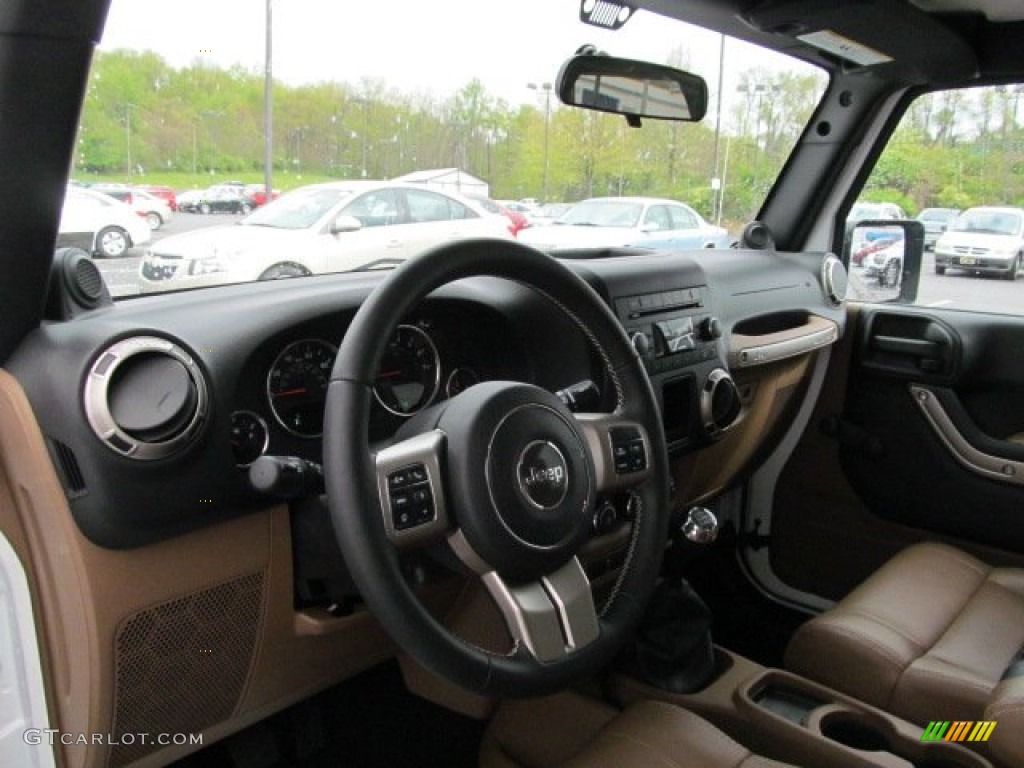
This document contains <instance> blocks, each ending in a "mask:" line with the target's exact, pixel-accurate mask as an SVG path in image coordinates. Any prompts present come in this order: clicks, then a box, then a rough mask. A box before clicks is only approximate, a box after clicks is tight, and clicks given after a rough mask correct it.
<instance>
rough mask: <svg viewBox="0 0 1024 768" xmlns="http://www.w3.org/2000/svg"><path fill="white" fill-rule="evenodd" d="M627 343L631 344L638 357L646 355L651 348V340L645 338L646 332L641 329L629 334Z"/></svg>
mask: <svg viewBox="0 0 1024 768" xmlns="http://www.w3.org/2000/svg"><path fill="white" fill-rule="evenodd" d="M629 343H630V344H632V345H633V349H635V350H636V353H637V354H638V355H640V357H646V356H647V353H648V352H649V351H650V349H651V340H650V339H648V338H647V334H646V333H644V332H643V331H637V332H636V333H631V334H630V335H629Z"/></svg>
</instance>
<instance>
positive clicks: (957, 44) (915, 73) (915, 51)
mask: <svg viewBox="0 0 1024 768" xmlns="http://www.w3.org/2000/svg"><path fill="white" fill-rule="evenodd" d="M743 19H744V21H746V23H748V24H749V25H751V26H752V27H754V28H755V29H757V30H759V31H761V32H767V33H769V34H774V35H784V36H786V37H789V38H791V39H792V40H794V41H796V42H797V43H798V44H799V45H802V46H807V47H809V48H812V49H814V50H815V51H816V52H817V54H818V55H819V56H820V57H823V58H825V59H827V60H829V61H832V62H834V63H835V64H837V65H839V66H841V67H842V68H843V69H844V70H846V71H848V72H854V71H858V70H864V71H865V72H872V73H877V74H878V76H880V77H886V78H894V79H897V80H901V81H904V82H906V83H908V84H915V83H919V82H932V83H936V82H939V83H942V82H962V81H963V80H967V79H970V78H972V77H975V76H976V75H977V73H978V61H977V59H976V58H975V56H974V52H973V51H972V49H971V48H970V46H969V45H968V44H967V42H966V41H965V40H964V39H963V38H962V37H961V36H960V35H959V34H957V32H956V31H954V30H953V29H951V28H950V27H948V26H947V25H946V24H944V23H943V22H942V21H940V20H939V19H937V18H935V17H934V16H931V15H930V14H927V13H925V12H924V11H921V10H919V9H918V8H915V7H914V6H912V5H909V4H907V3H904V2H900V1H899V0H862V1H861V2H856V3H843V4H838V3H835V2H833V0H782V1H781V2H778V1H775V0H770V1H769V2H763V3H759V4H757V5H755V6H753V7H752V8H751V9H749V10H748V11H746V12H745V13H744V14H743ZM879 19H884V20H885V22H884V23H882V24H879ZM913 41H917V42H916V43H915V44H909V43H912V42H913ZM897 52H898V55H897Z"/></svg>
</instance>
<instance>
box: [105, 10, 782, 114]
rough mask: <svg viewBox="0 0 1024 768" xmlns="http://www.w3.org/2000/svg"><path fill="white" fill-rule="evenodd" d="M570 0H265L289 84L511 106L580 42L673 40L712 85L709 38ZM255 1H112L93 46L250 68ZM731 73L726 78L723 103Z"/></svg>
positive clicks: (255, 60) (656, 57)
mask: <svg viewBox="0 0 1024 768" xmlns="http://www.w3.org/2000/svg"><path fill="white" fill-rule="evenodd" d="M578 2H579V0H516V2H513V3H498V2H492V1H491V0H359V1H357V0H274V3H273V20H274V23H273V30H274V35H273V37H274V53H273V69H274V76H275V78H276V79H279V80H281V81H283V82H286V83H288V84H291V85H296V84H304V83H315V82H321V81H332V80H333V81H343V82H348V83H351V84H358V83H360V82H361V81H362V80H363V79H364V78H369V79H371V80H381V81H383V82H385V83H386V84H387V86H388V87H389V88H397V89H398V90H399V91H402V92H405V93H413V92H427V93H431V94H433V95H435V96H438V97H441V98H444V97H446V96H448V95H450V94H451V93H453V92H455V91H456V90H458V89H459V88H460V87H461V86H463V85H465V84H466V83H467V82H469V81H470V80H471V79H472V78H474V77H478V78H480V79H481V80H482V81H483V82H484V83H485V85H486V86H487V89H488V91H489V92H491V93H492V94H495V95H497V96H499V97H501V98H504V99H505V100H506V101H508V102H509V103H512V104H518V103H524V102H531V101H532V102H536V101H537V100H538V98H539V96H538V94H537V92H535V91H531V90H530V89H529V88H528V87H527V83H529V82H540V83H543V82H550V81H553V80H554V79H555V75H556V73H557V71H558V67H559V65H560V64H561V62H562V61H564V60H565V59H566V58H568V57H569V56H571V55H572V54H573V53H574V51H575V50H576V48H578V47H579V46H580V45H583V44H584V43H591V44H594V45H596V46H597V47H598V48H600V49H602V50H605V51H607V52H608V53H610V54H612V55H618V56H627V57H631V58H642V59H647V60H652V61H659V62H665V61H667V60H668V58H669V56H670V55H671V53H672V51H673V49H678V48H680V47H682V49H683V50H684V52H685V54H684V55H685V57H686V61H685V62H684V64H685V66H684V68H687V69H690V70H691V71H695V72H697V74H700V75H703V76H704V77H705V78H706V79H707V80H708V83H709V87H710V88H711V90H712V91H713V92H714V91H716V90H717V87H716V85H717V80H718V59H719V56H718V50H719V41H720V37H719V36H718V35H715V34H712V33H709V32H707V31H705V30H702V29H699V28H696V27H692V26H688V25H684V24H681V23H678V22H669V21H666V20H665V19H663V18H661V17H658V16H655V15H653V14H649V13H646V12H643V11H640V12H638V13H637V14H636V15H635V16H634V17H633V18H632V19H630V20H629V21H628V22H627V23H626V25H625V26H624V27H623V29H622V30H620V31H619V32H609V31H606V30H602V29H597V28H595V27H590V26H586V25H584V24H582V23H581V22H580V21H579V5H578ZM265 9H266V6H265V0H113V2H112V5H111V10H110V14H109V16H108V19H107V27H106V30H105V33H104V36H103V38H102V40H101V43H100V49H101V50H111V49H116V48H131V49H135V50H152V51H155V52H157V53H159V54H160V55H161V56H163V57H164V58H165V59H167V60H168V61H169V62H170V63H171V64H172V65H175V66H185V65H188V64H191V63H193V62H194V61H196V60H197V59H198V60H202V61H207V62H210V63H211V64H214V65H217V66H224V67H227V66H231V65H235V64H240V65H242V66H243V67H244V68H245V69H247V70H250V71H253V72H262V71H263V60H264V29H265V26H264V23H265ZM367 29H374V30H387V31H386V33H385V34H375V35H368V34H366V32H365V30H367ZM479 29H489V30H491V31H492V32H493V35H480V34H479V32H475V31H474V30H479ZM754 50H756V49H754ZM385 52H390V53H389V55H382V53H385ZM737 54H741V51H740V50H739V44H738V43H736V42H735V41H731V42H730V43H729V48H728V53H727V56H728V57H729V59H730V60H732V59H734V58H735V59H736V60H737V62H738V64H739V65H740V66H741V67H743V68H745V67H749V66H751V65H752V64H753V63H754V62H757V63H758V64H765V65H769V66H771V63H770V61H769V59H768V58H766V52H758V53H757V55H756V56H751V55H750V54H749V53H744V54H741V55H737ZM775 66H778V65H775ZM737 76H738V72H737V71H732V70H730V71H729V72H727V74H726V80H725V83H726V86H725V90H724V93H725V94H726V97H727V99H728V97H729V94H730V93H734V92H735V85H734V84H733V83H734V82H735V78H736V77H737ZM727 108H728V104H726V109H727Z"/></svg>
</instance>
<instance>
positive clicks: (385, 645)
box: [0, 370, 453, 768]
mask: <svg viewBox="0 0 1024 768" xmlns="http://www.w3.org/2000/svg"><path fill="white" fill-rule="evenodd" d="M153 503H159V500H158V499H154V502H153ZM0 530H2V531H3V532H4V534H5V535H6V536H7V537H8V539H9V540H10V541H11V544H12V546H13V547H14V549H15V552H16V553H17V554H18V557H19V558H20V559H21V560H22V562H23V563H24V564H25V567H26V571H27V575H28V580H29V587H30V590H31V594H32V599H33V604H34V606H35V608H36V611H37V614H36V630H37V633H38V636H39V638H40V643H41V645H42V646H43V648H42V649H41V657H42V666H43V672H44V679H45V681H46V685H47V704H48V707H49V712H50V720H51V722H50V727H53V728H60V729H61V730H62V731H65V732H70V733H85V734H90V733H110V734H114V733H116V727H117V726H116V723H115V722H114V720H115V712H116V700H115V699H116V692H115V669H116V663H117V650H116V643H115V641H116V638H117V633H118V631H119V628H121V627H122V626H124V624H125V623H126V622H127V621H128V620H130V619H131V618H133V617H136V616H138V615H140V613H142V612H145V611H148V610H152V609H154V608H155V607H159V606H161V605H163V604H166V603H168V602H169V601H180V599H182V598H187V597H190V596H196V595H200V594H203V593H204V592H207V591H209V590H212V589H214V588H216V587H218V586H220V585H223V584H224V583H225V582H229V581H231V580H237V579H240V578H242V577H244V576H248V575H251V574H254V573H262V574H263V575H264V578H263V584H264V585H265V586H264V592H263V595H262V604H261V608H260V613H259V616H260V618H259V621H258V626H257V627H255V628H254V631H255V632H256V639H255V640H256V641H255V644H254V645H255V650H254V651H253V652H252V656H251V658H249V659H247V660H243V663H245V664H246V667H247V669H248V672H247V674H246V678H245V683H244V686H243V688H242V693H241V695H240V696H239V698H238V701H237V702H235V704H234V706H233V708H232V713H231V715H230V717H229V719H227V720H225V721H222V722H219V723H215V724H211V725H210V727H209V728H208V729H207V730H205V731H204V733H206V734H207V737H208V739H207V740H208V741H209V740H210V739H213V738H216V737H219V736H222V735H226V734H228V733H231V732H233V731H236V730H239V729H241V728H242V727H245V726H246V725H248V724H250V723H252V722H255V721H256V720H258V719H260V718H262V717H264V716H266V715H267V714H270V713H272V712H274V711H276V710H279V709H281V708H283V707H285V706H287V705H289V704H291V703H293V702H295V701H298V700H300V699H302V698H305V697H307V696H309V695H311V694H312V693H314V692H316V691H318V690H320V689H323V688H325V687H328V686H330V685H332V684H335V683H337V682H339V681H341V680H343V679H345V678H346V677H348V676H351V675H353V674H356V673H358V672H360V671H362V670H364V669H366V668H368V667H370V666H372V665H373V664H375V663H378V662H379V661H381V660H383V659H386V658H389V657H391V656H393V655H394V652H395V651H394V648H393V646H392V644H391V642H390V640H389V639H388V637H387V636H386V635H385V633H384V632H383V630H382V629H381V628H380V626H379V625H378V624H377V622H376V620H375V619H374V618H373V617H372V616H371V615H370V614H369V613H367V612H366V611H357V612H356V613H354V614H353V615H351V616H348V617H344V618H335V617H328V618H327V619H326V620H323V621H321V622H320V624H321V627H320V628H321V630H322V631H320V632H316V631H313V632H310V631H309V622H304V621H303V620H302V619H300V618H297V614H296V613H295V611H294V610H293V585H292V553H291V536H290V525H289V513H288V509H287V508H286V507H284V506H280V505H278V506H274V507H271V508H268V509H265V510H261V511H256V512H253V513H251V514H247V515H242V516H239V517H236V518H234V519H232V520H230V521H228V522H224V523H220V524H217V525H213V526H211V527H209V528H205V529H202V530H199V531H195V532H192V533H189V534H185V535H183V536H179V537H176V538H172V539H168V540H165V541H162V542H160V543H157V544H154V545H151V546H146V547H139V548H136V549H131V550H113V549H104V548H101V547H98V546H97V545H95V544H93V543H92V542H90V541H89V540H88V539H86V538H85V537H84V535H83V534H82V533H81V532H80V530H79V529H78V527H77V525H76V524H75V522H74V519H73V518H72V515H71V512H70V510H69V508H68V504H67V499H66V498H65V496H64V492H63V490H62V488H61V485H60V482H59V479H58V477H57V475H56V473H55V470H54V466H53V464H52V462H51V459H50V456H49V454H48V452H47V449H46V444H45V438H44V436H43V434H42V433H41V432H40V429H39V426H38V423H37V421H36V419H35V416H34V414H33V412H32V409H31V406H30V405H29V402H28V400H27V398H26V396H25V392H24V390H23V389H22V387H21V385H20V384H19V383H18V382H17V381H16V380H15V379H14V378H13V377H12V376H11V375H10V374H9V373H8V372H7V371H4V370H0ZM451 592H452V590H451V589H441V590H439V591H438V592H437V593H436V594H430V595H428V596H427V603H428V604H434V605H436V606H438V607H439V608H441V609H443V606H444V605H446V604H447V603H448V602H449V601H450V600H452V599H453V596H452V594H451ZM314 618H315V617H314ZM320 618H321V619H323V617H320ZM313 623H314V624H315V623H317V622H316V621H314V622H313ZM195 642H196V643H197V646H196V648H195V651H196V653H199V651H200V650H201V649H200V648H199V646H200V645H203V646H211V650H212V652H213V653H216V650H217V647H216V638H215V637H214V638H210V637H196V638H195ZM207 684H208V685H216V684H217V683H216V681H215V680H208V681H207ZM154 730H159V728H158V724H154ZM191 749H195V748H194V747H193V748H191ZM191 749H189V748H188V747H168V748H166V749H163V750H162V751H160V752H156V753H151V754H150V755H149V756H147V757H144V758H142V760H141V761H139V762H138V763H137V764H138V765H159V764H165V763H166V762H169V761H171V760H173V759H176V758H177V757H181V756H183V755H184V754H186V753H187V752H188V751H191ZM109 752H110V747H108V746H105V745H93V744H87V745H86V744H75V745H69V746H61V747H60V748H58V749H57V750H55V754H56V759H57V763H58V765H60V766H64V768H100V767H101V766H106V765H107V764H108V758H109Z"/></svg>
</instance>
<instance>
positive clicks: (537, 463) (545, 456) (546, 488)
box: [517, 440, 569, 509]
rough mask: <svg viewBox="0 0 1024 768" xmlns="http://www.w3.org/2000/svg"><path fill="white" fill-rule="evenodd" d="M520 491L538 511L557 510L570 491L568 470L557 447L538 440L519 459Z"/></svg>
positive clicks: (527, 447) (524, 450)
mask: <svg viewBox="0 0 1024 768" xmlns="http://www.w3.org/2000/svg"><path fill="white" fill-rule="evenodd" d="M517 474H518V476H519V490H520V491H521V492H522V494H523V496H524V497H525V498H526V500H527V501H528V502H529V503H530V504H532V505H533V506H535V507H537V508H538V509H555V508H556V507H557V506H558V505H559V504H561V503H562V501H563V499H565V494H566V493H567V492H568V490H569V467H568V464H566V461H565V456H563V455H562V452H561V451H560V450H558V446H556V445H555V444H554V443H551V442H549V441H547V440H535V441H534V442H532V443H530V444H529V445H528V446H526V448H525V449H523V452H522V453H521V454H520V455H519V466H518V468H517Z"/></svg>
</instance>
